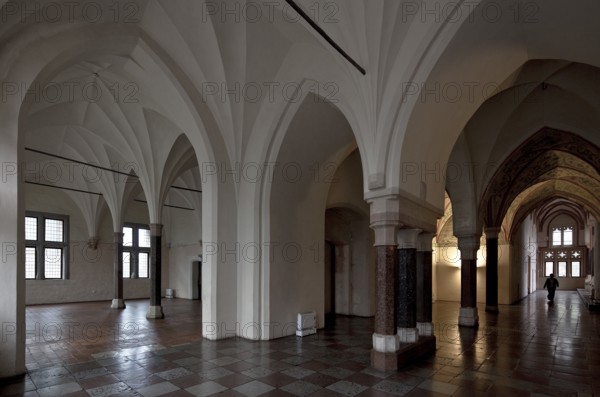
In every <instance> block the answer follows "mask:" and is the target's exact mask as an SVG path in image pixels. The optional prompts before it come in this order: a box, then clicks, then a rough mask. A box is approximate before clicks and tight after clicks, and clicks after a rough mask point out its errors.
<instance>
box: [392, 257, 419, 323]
mask: <svg viewBox="0 0 600 397" xmlns="http://www.w3.org/2000/svg"><path fill="white" fill-rule="evenodd" d="M397 289H398V295H397V299H396V308H397V323H398V327H399V328H416V326H417V250H416V248H400V249H398V288H397Z"/></svg>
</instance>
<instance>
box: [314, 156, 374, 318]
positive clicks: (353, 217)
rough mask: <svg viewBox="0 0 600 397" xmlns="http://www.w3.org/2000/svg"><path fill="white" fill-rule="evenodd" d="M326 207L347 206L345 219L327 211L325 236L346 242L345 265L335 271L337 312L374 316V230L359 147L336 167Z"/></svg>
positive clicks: (331, 239)
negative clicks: (366, 196)
mask: <svg viewBox="0 0 600 397" xmlns="http://www.w3.org/2000/svg"><path fill="white" fill-rule="evenodd" d="M327 208H328V209H331V208H336V209H340V208H342V209H346V210H347V211H346V212H345V214H346V218H348V219H349V221H348V222H344V221H343V220H342V219H338V218H339V216H338V217H336V216H331V214H332V212H331V211H328V212H327V215H326V230H325V233H326V236H325V237H326V238H327V239H328V240H330V241H332V242H336V241H337V242H338V243H339V242H343V243H345V244H348V245H349V258H348V262H347V264H348V268H344V269H342V268H338V271H340V274H339V276H337V275H336V283H337V285H336V313H339V314H349V315H356V316H363V317H370V316H373V315H375V281H376V280H375V260H376V257H375V251H374V248H373V241H374V237H373V231H372V230H371V228H370V226H369V216H368V214H369V206H368V204H367V203H366V201H365V200H364V197H363V177H362V163H361V159H360V153H359V152H358V150H355V151H354V152H353V153H352V154H350V155H349V156H348V157H347V158H346V159H345V160H344V161H343V162H342V164H341V165H340V166H339V167H338V169H337V170H336V172H335V174H334V177H333V182H332V183H331V187H330V189H329V194H328V197H327ZM342 212H343V211H342ZM346 223H347V224H346ZM336 251H337V250H336ZM337 265H339V264H338V263H336V267H337ZM326 281H327V280H326Z"/></svg>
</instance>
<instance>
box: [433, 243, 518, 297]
mask: <svg viewBox="0 0 600 397" xmlns="http://www.w3.org/2000/svg"><path fill="white" fill-rule="evenodd" d="M433 246H434V248H433V249H434V256H433V260H434V266H433V274H434V276H433V287H434V299H439V300H442V301H453V302H460V288H461V284H460V271H461V268H460V263H461V262H460V251H459V249H458V247H456V246H438V245H437V244H435V243H434V245H433ZM485 250H486V246H485V245H482V246H481V248H480V249H479V252H478V253H477V302H479V303H485V300H486V297H485V294H486V259H485ZM509 260H510V247H509V246H508V245H506V244H500V245H499V246H498V303H500V304H504V305H505V304H510V303H512V301H511V298H510V296H509V289H510V288H509V283H510V277H509V269H510V266H509Z"/></svg>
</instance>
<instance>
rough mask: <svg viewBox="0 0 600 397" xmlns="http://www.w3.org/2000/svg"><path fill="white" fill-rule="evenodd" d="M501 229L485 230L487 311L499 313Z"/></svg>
mask: <svg viewBox="0 0 600 397" xmlns="http://www.w3.org/2000/svg"><path fill="white" fill-rule="evenodd" d="M499 232H500V228H487V229H485V236H486V267H485V311H486V312H489V313H498V233H499Z"/></svg>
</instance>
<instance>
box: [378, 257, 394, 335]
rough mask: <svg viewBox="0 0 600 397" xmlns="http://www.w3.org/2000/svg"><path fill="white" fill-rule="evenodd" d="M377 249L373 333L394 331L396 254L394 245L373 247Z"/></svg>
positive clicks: (384, 333)
mask: <svg viewBox="0 0 600 397" xmlns="http://www.w3.org/2000/svg"><path fill="white" fill-rule="evenodd" d="M375 248H376V250H377V294H376V299H377V300H376V303H377V307H376V311H375V333H376V334H380V335H394V334H395V333H396V311H395V310H394V308H395V301H396V288H397V286H396V279H397V278H398V276H397V269H398V255H397V248H396V246H395V245H386V246H379V247H375Z"/></svg>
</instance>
